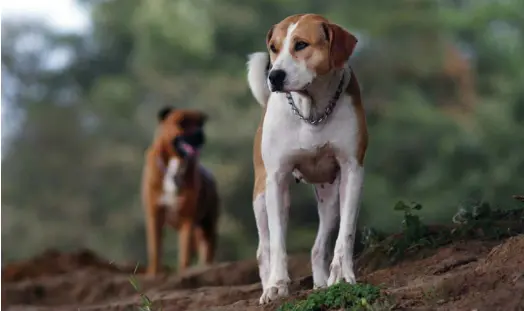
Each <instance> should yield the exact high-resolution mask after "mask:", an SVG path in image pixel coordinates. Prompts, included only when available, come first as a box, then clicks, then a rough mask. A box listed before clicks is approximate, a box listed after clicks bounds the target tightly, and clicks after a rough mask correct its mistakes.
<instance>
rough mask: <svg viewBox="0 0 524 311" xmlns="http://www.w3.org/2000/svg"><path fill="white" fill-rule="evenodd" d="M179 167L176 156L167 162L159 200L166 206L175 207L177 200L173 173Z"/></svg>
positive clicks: (174, 173)
mask: <svg viewBox="0 0 524 311" xmlns="http://www.w3.org/2000/svg"><path fill="white" fill-rule="evenodd" d="M179 167H180V161H179V160H178V159H177V158H172V159H171V160H169V163H168V164H167V168H166V172H165V174H164V180H163V183H162V185H163V190H164V192H163V194H162V197H161V198H160V202H161V203H162V204H163V205H166V206H167V207H168V208H173V209H176V205H177V200H176V194H177V190H178V189H177V188H178V187H177V185H176V184H175V175H176V173H177V171H178V168H179Z"/></svg>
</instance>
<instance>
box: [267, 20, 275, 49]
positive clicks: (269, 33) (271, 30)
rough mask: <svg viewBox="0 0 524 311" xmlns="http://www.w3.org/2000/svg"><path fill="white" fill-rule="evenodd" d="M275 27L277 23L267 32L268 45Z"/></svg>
mask: <svg viewBox="0 0 524 311" xmlns="http://www.w3.org/2000/svg"><path fill="white" fill-rule="evenodd" d="M274 29H275V25H273V26H271V28H269V31H268V32H267V34H266V45H268V44H269V41H271V38H272V37H273V30H274Z"/></svg>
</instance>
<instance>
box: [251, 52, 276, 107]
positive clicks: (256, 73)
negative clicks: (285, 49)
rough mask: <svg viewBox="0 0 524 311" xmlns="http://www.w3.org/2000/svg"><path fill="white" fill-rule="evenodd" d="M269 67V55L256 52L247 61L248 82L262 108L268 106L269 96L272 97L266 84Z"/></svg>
mask: <svg viewBox="0 0 524 311" xmlns="http://www.w3.org/2000/svg"><path fill="white" fill-rule="evenodd" d="M269 66H270V60H269V54H268V53H266V52H256V53H253V54H250V55H249V60H248V61H247V82H248V84H249V88H250V89H251V93H252V94H253V97H255V99H256V100H257V101H258V103H259V104H260V105H261V106H262V107H265V106H266V104H267V101H268V99H269V95H271V91H270V90H269V87H268V86H267V82H266V81H267V74H268V71H269Z"/></svg>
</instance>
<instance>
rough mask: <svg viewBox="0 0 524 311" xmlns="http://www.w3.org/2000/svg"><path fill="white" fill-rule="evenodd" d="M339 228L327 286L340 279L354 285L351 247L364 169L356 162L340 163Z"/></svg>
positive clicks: (353, 240) (353, 241) (353, 239)
mask: <svg viewBox="0 0 524 311" xmlns="http://www.w3.org/2000/svg"><path fill="white" fill-rule="evenodd" d="M340 175H341V176H340V228H339V232H338V237H337V241H336V243H335V252H334V255H333V261H332V262H331V267H330V270H331V271H330V275H329V279H328V286H331V285H333V284H336V283H339V282H340V281H342V279H345V280H346V282H348V283H351V284H354V283H355V282H356V278H355V272H354V270H353V246H354V243H355V232H356V228H357V218H358V212H359V204H360V202H359V201H360V193H361V190H362V182H363V179H364V168H363V167H362V166H361V165H360V164H358V163H357V162H356V161H353V160H349V161H345V162H341V163H340Z"/></svg>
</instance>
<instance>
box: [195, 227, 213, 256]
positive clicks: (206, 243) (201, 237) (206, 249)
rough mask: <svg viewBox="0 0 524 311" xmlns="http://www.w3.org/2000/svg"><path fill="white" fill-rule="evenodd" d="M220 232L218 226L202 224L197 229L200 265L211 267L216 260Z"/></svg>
mask: <svg viewBox="0 0 524 311" xmlns="http://www.w3.org/2000/svg"><path fill="white" fill-rule="evenodd" d="M217 235H218V232H217V230H216V225H213V224H202V225H199V226H197V227H195V240H196V246H197V247H198V261H199V264H200V265H211V264H212V263H213V260H214V258H215V250H216V242H217Z"/></svg>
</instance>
